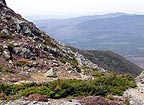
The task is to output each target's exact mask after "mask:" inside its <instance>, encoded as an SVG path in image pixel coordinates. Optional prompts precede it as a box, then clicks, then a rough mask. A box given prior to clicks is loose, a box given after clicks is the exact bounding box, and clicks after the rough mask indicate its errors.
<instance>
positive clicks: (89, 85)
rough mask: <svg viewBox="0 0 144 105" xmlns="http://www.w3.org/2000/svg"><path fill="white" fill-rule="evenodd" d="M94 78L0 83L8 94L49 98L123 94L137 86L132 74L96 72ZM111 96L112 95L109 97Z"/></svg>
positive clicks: (1, 87) (0, 89)
mask: <svg viewBox="0 0 144 105" xmlns="http://www.w3.org/2000/svg"><path fill="white" fill-rule="evenodd" d="M95 77H96V78H95V79H94V80H87V81H84V80H76V79H74V80H55V81H52V82H49V83H44V84H36V83H29V84H21V85H6V84H0V93H1V92H2V93H4V94H6V95H10V96H11V95H16V94H17V95H19V96H28V95H30V94H34V93H38V94H42V95H46V96H47V97H49V98H66V97H77V96H91V95H94V96H96V95H100V96H103V97H106V96H107V95H109V94H111V95H122V94H123V92H124V91H125V90H126V89H128V88H134V87H136V83H135V81H134V78H133V77H132V76H130V75H121V74H115V73H100V72H98V71H97V73H96V72H95ZM109 98H111V97H109Z"/></svg>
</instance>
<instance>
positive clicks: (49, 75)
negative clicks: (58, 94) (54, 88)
mask: <svg viewBox="0 0 144 105" xmlns="http://www.w3.org/2000/svg"><path fill="white" fill-rule="evenodd" d="M45 76H46V77H54V78H56V77H57V74H56V72H55V70H54V69H53V68H51V69H50V70H49V71H47V72H46V73H45Z"/></svg>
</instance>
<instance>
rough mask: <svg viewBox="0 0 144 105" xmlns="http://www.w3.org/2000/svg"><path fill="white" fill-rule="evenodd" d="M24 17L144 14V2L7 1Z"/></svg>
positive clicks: (91, 0)
mask: <svg viewBox="0 0 144 105" xmlns="http://www.w3.org/2000/svg"><path fill="white" fill-rule="evenodd" d="M6 1H7V4H8V6H9V7H10V8H12V9H13V10H15V11H16V12H17V13H20V14H22V15H24V16H31V15H89V14H101V13H110V12H111V13H112V12H126V13H127V12H129V13H144V0H6Z"/></svg>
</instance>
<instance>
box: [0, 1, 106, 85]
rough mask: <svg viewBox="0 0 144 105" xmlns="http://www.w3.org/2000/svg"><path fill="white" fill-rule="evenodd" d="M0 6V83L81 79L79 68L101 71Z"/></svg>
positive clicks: (101, 69)
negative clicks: (84, 67) (85, 67)
mask: <svg viewBox="0 0 144 105" xmlns="http://www.w3.org/2000/svg"><path fill="white" fill-rule="evenodd" d="M1 2H2V3H0V72H1V74H0V81H1V82H3V83H6V82H7V83H19V82H23V81H25V82H30V81H31V82H46V81H51V80H55V79H58V78H59V79H62V78H67V79H68V78H69V79H70V78H71V79H72V78H73V79H74V78H77V79H83V77H82V76H83V75H82V74H81V73H80V72H81V67H83V66H87V67H89V68H91V69H97V70H100V71H105V70H104V69H103V68H101V67H98V65H96V64H94V63H92V62H91V61H89V60H88V59H85V58H84V57H83V56H82V55H80V54H79V53H75V52H73V51H72V50H71V49H70V48H68V47H66V46H65V45H64V44H62V43H59V42H57V41H55V40H54V39H52V38H50V37H49V36H48V35H47V34H46V33H45V32H43V31H41V30H39V29H38V28H37V27H36V26H35V25H34V24H33V23H31V22H29V21H27V20H25V19H24V18H22V17H21V15H19V14H16V13H15V12H14V11H13V10H11V9H10V8H8V7H7V6H6V4H5V3H4V2H3V1H1Z"/></svg>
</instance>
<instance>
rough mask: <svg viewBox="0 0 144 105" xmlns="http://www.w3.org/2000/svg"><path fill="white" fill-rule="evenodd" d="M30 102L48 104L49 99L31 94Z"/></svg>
mask: <svg viewBox="0 0 144 105" xmlns="http://www.w3.org/2000/svg"><path fill="white" fill-rule="evenodd" d="M28 100H29V101H42V102H47V101H48V99H47V97H45V96H43V95H40V94H31V95H29V96H28Z"/></svg>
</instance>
